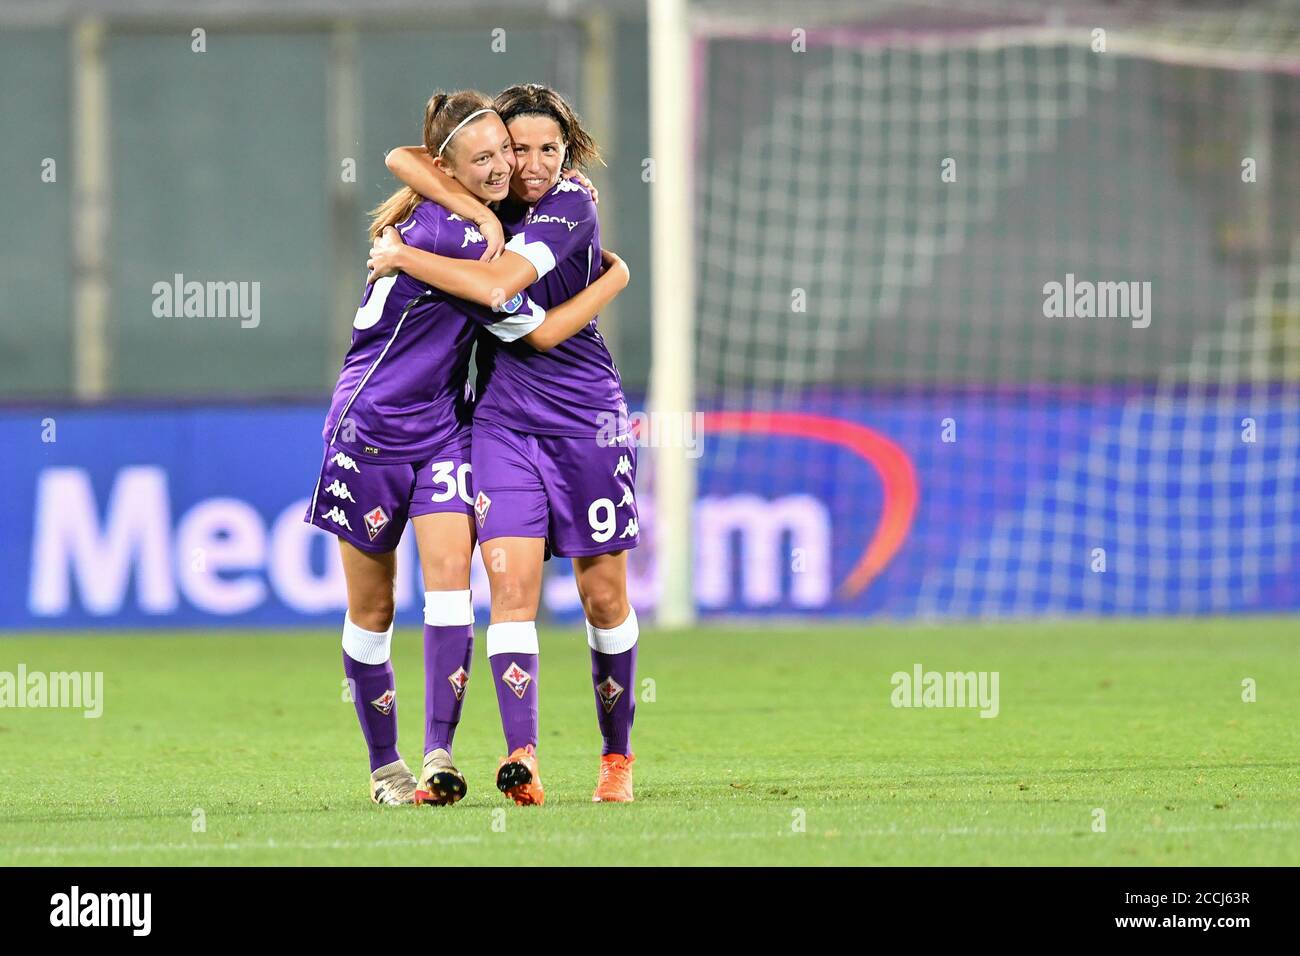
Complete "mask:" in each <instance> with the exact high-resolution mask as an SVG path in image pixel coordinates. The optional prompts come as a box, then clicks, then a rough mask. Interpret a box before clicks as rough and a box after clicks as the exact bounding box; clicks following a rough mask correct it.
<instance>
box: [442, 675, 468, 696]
mask: <svg viewBox="0 0 1300 956" xmlns="http://www.w3.org/2000/svg"><path fill="white" fill-rule="evenodd" d="M447 680H449V681H450V682H451V689H452V691H453V692H454V693H455V694H456V699H457V700H460V699H461V698H462V697H464V696H465V685H466V684H468V683H469V672H468V671H466V670H465V668H463V667H457V668H456V669H455V670H454V671H452V673H450V674H448V675H447Z"/></svg>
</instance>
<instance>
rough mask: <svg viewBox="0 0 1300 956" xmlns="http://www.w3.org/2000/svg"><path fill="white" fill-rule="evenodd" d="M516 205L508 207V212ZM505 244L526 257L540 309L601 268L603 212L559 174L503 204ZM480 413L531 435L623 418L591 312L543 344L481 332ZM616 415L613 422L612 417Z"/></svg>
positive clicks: (589, 429)
mask: <svg viewBox="0 0 1300 956" xmlns="http://www.w3.org/2000/svg"><path fill="white" fill-rule="evenodd" d="M512 212H513V215H512ZM502 224H503V225H504V226H505V228H506V230H507V231H508V232H509V234H510V237H511V238H510V242H509V243H508V244H507V246H506V248H507V249H508V250H509V251H511V252H517V253H519V254H520V255H522V256H523V257H524V258H526V259H528V261H529V262H531V263H532V264H533V266H534V268H536V269H537V275H538V278H537V281H536V282H534V283H533V284H532V285H530V286H529V287H528V291H527V295H528V296H530V297H531V299H532V300H533V302H535V303H536V305H537V306H540V307H541V308H542V309H549V308H553V307H555V306H558V305H560V304H561V303H562V302H564V301H566V300H567V299H571V298H572V297H573V296H575V295H577V294H578V293H579V292H581V291H582V290H583V289H584V288H586V287H587V286H588V285H590V284H591V283H592V282H593V281H594V280H595V279H597V278H598V277H599V276H600V270H601V264H600V220H599V219H598V218H597V216H596V204H595V203H594V202H593V201H592V198H591V194H590V193H588V192H587V190H586V189H585V188H583V187H582V186H581V185H579V184H578V183H576V182H573V181H572V180H569V179H561V180H560V181H559V182H558V183H556V184H555V186H553V187H552V188H551V190H550V191H549V192H548V193H546V195H544V196H543V197H542V198H541V199H539V200H538V201H537V203H536V204H535V205H533V206H531V207H523V206H520V207H518V209H517V210H512V209H510V208H507V209H504V210H503V211H502ZM477 364H478V370H479V378H478V381H479V389H478V390H479V395H480V399H479V403H478V406H477V408H476V409H475V411H474V417H475V419H477V420H482V421H487V422H495V423H497V424H500V425H505V426H507V427H509V428H514V429H517V430H518V431H521V432H526V433H528V434H533V435H569V436H573V437H595V436H596V435H597V434H598V433H599V432H601V431H602V429H604V430H605V431H606V432H608V431H609V430H610V428H611V426H613V427H614V428H616V429H619V430H621V429H622V427H623V425H625V423H626V422H627V401H626V400H625V398H624V397H623V383H622V381H621V379H620V378H619V374H618V369H617V368H616V367H615V365H614V360H613V358H611V357H610V354H609V349H608V348H606V347H605V340H604V339H603V338H601V335H600V332H599V331H597V329H596V320H595V319H593V320H592V321H591V322H590V323H588V324H587V325H586V326H585V327H584V328H583V329H582V330H581V331H579V332H578V333H577V334H575V335H574V336H572V337H571V338H569V339H567V340H566V341H564V342H562V343H561V344H560V345H558V346H556V347H555V348H553V349H551V350H550V351H547V352H538V351H537V350H535V349H533V348H532V347H531V346H530V345H528V344H527V343H525V342H519V341H513V342H507V341H504V340H502V339H498V338H493V337H489V336H482V337H481V341H480V343H479V351H478V358H477ZM615 423H617V424H615Z"/></svg>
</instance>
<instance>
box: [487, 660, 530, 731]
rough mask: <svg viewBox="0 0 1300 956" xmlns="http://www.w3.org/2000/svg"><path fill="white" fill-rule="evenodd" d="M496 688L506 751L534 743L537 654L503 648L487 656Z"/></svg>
mask: <svg viewBox="0 0 1300 956" xmlns="http://www.w3.org/2000/svg"><path fill="white" fill-rule="evenodd" d="M488 664H489V665H490V666H491V668H492V683H493V684H495V685H496V689H497V707H498V708H500V710H501V729H502V730H503V731H505V735H506V753H507V754H509V753H513V752H514V751H515V750H516V749H518V748H519V747H523V746H526V745H527V744H532V745H533V746H534V747H536V746H537V655H536V654H517V653H514V652H509V651H507V652H505V653H502V654H495V655H493V656H492V657H489V658H488Z"/></svg>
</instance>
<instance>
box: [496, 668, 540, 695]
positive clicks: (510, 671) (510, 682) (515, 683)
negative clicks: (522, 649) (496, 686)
mask: <svg viewBox="0 0 1300 956" xmlns="http://www.w3.org/2000/svg"><path fill="white" fill-rule="evenodd" d="M501 680H502V682H503V683H504V684H505V685H506V686H507V687H509V688H510V689H511V690H512V691H514V692H515V696H516V697H518V698H519V699H520V700H523V699H524V694H525V693H526V692H527V690H528V685H529V684H531V683H532V682H533V675H532V674H530V673H528V671H526V670H524V669H523V668H522V667H520V666H519V665H518V664H516V663H515V662H514V661H511V662H510V666H509V667H507V668H506V672H505V673H504V674H502V675H501Z"/></svg>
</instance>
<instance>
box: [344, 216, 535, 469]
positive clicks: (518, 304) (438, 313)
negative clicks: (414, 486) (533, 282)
mask: <svg viewBox="0 0 1300 956" xmlns="http://www.w3.org/2000/svg"><path fill="white" fill-rule="evenodd" d="M398 231H399V232H401V234H402V240H403V241H404V242H406V243H407V244H408V245H412V246H416V247H418V248H420V249H424V250H425V251H427V252H434V253H437V254H439V255H444V256H453V257H455V258H458V259H477V258H479V256H481V255H482V254H483V250H484V249H485V248H486V243H485V241H484V239H483V237H482V236H481V235H480V234H479V232H478V229H477V228H476V227H475V225H474V224H473V223H472V222H468V221H466V220H464V219H462V218H461V217H459V216H457V215H455V214H453V213H450V212H448V211H447V210H446V209H445V208H443V207H442V206H439V205H438V204H437V203H433V202H428V201H425V202H422V203H421V204H420V205H419V206H417V207H416V209H415V212H414V213H412V215H411V216H410V218H408V219H407V220H406V221H405V222H403V223H402V224H400V225H399V226H398ZM544 317H545V313H544V312H542V310H541V309H539V308H537V307H536V306H535V305H534V304H533V303H532V302H531V301H530V300H529V298H528V296H527V295H521V296H516V297H515V298H514V299H512V300H511V301H510V302H509V303H507V304H506V305H505V306H504V307H502V309H501V310H500V311H493V310H491V309H488V308H485V307H482V306H479V305H475V304H473V303H469V302H465V301H463V300H460V299H456V298H453V297H451V296H448V295H446V294H445V293H443V292H440V291H437V290H435V289H432V288H430V287H429V286H427V285H425V284H424V283H422V282H419V281H417V280H415V279H412V278H411V277H410V276H408V275H406V274H404V273H399V274H398V275H396V276H389V277H386V278H382V279H378V280H376V281H375V282H374V283H373V284H372V285H369V286H367V287H366V290H365V293H364V295H363V296H362V299H361V307H360V308H359V309H357V314H356V318H355V319H354V321H353V323H352V329H353V331H352V345H351V347H350V348H349V349H348V354H347V357H346V358H345V359H344V361H343V369H342V371H341V372H340V373H339V380H338V384H337V385H336V386H335V388H334V397H333V401H332V402H331V403H330V410H329V415H328V416H327V417H326V420H325V429H324V437H325V441H326V442H327V443H328V444H330V445H332V446H334V447H335V448H341V449H343V450H345V451H347V452H349V453H350V454H351V455H352V456H353V457H354V458H355V459H356V460H358V461H379V462H410V461H421V460H424V459H426V458H428V457H429V455H430V453H431V452H432V451H433V450H434V449H436V448H438V447H439V446H445V445H446V444H447V443H448V441H449V440H451V439H453V438H454V437H455V436H456V435H457V433H458V432H461V431H464V430H465V429H467V428H468V426H469V421H470V414H471V408H470V401H471V399H470V398H469V396H468V395H467V392H466V385H465V383H466V377H467V374H468V365H469V353H470V348H471V346H472V345H473V342H474V336H475V332H476V329H477V328H480V327H482V328H487V329H488V330H489V331H490V332H492V334H493V337H500V338H502V339H511V340H513V339H515V338H518V337H519V336H523V335H527V334H528V333H529V332H531V331H532V330H533V329H535V328H536V327H537V326H538V325H540V324H541V322H542V319H543V318H544Z"/></svg>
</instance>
